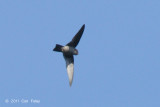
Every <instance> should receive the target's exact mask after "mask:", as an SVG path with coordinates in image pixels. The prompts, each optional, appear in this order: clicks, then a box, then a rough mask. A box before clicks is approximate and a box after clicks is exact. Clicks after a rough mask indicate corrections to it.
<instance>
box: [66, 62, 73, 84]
mask: <svg viewBox="0 0 160 107" xmlns="http://www.w3.org/2000/svg"><path fill="white" fill-rule="evenodd" d="M66 63H67V73H68V78H69V84H70V86H71V85H72V81H73V73H74V64H73V63H70V62H69V61H66Z"/></svg>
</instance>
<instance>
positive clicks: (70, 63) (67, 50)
mask: <svg viewBox="0 0 160 107" xmlns="http://www.w3.org/2000/svg"><path fill="white" fill-rule="evenodd" d="M84 28H85V25H83V26H82V27H81V29H80V30H79V31H78V33H77V34H76V35H75V36H74V37H73V39H72V41H70V42H69V43H68V44H67V45H66V46H62V45H59V44H56V47H55V48H54V49H53V51H57V52H62V53H63V56H64V59H65V61H66V68H67V73H68V77H69V83H70V86H71V85H72V81H73V73H74V57H73V55H78V50H77V49H75V47H76V46H77V45H78V43H79V41H80V39H81V36H82V34H83V31H84Z"/></svg>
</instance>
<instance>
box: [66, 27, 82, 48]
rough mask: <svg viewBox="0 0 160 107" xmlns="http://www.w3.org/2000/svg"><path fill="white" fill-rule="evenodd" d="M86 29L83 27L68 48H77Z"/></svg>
mask: <svg viewBox="0 0 160 107" xmlns="http://www.w3.org/2000/svg"><path fill="white" fill-rule="evenodd" d="M84 28H85V24H84V25H83V26H82V27H81V29H80V30H79V31H78V33H77V34H76V35H75V36H74V37H73V39H72V41H71V42H69V43H68V44H67V46H71V47H74V48H75V47H76V46H77V45H78V43H79V41H80V39H81V37H82V34H83V31H84Z"/></svg>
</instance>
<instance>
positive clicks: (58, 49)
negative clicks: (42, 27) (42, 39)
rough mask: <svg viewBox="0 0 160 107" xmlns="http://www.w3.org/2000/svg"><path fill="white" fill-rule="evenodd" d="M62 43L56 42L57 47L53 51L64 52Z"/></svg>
mask: <svg viewBox="0 0 160 107" xmlns="http://www.w3.org/2000/svg"><path fill="white" fill-rule="evenodd" d="M62 47H63V46H62V45H59V44H56V47H55V48H54V49H53V51H57V52H62Z"/></svg>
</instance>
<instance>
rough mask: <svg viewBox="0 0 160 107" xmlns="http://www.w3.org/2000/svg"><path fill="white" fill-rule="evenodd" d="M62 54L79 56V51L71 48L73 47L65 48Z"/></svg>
mask: <svg viewBox="0 0 160 107" xmlns="http://www.w3.org/2000/svg"><path fill="white" fill-rule="evenodd" d="M62 52H63V53H64V54H65V55H78V50H77V49H75V48H73V47H71V46H64V47H62Z"/></svg>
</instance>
